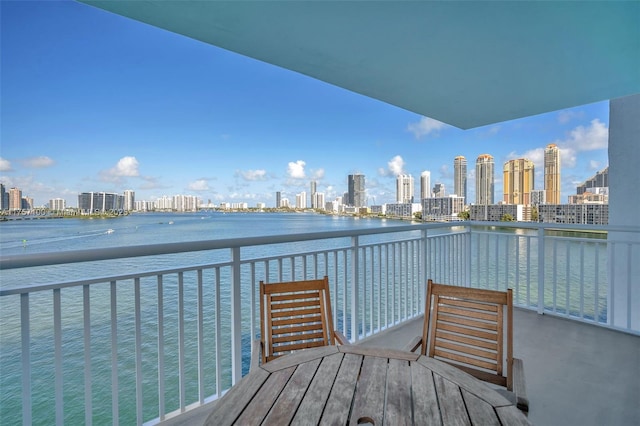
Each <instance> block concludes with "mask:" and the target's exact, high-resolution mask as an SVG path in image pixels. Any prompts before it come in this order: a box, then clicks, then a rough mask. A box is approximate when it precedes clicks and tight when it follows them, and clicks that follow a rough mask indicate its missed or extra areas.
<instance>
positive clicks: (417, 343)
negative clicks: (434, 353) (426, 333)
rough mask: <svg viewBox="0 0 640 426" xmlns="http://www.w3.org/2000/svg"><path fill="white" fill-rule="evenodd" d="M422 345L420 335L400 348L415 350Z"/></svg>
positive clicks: (409, 350)
mask: <svg viewBox="0 0 640 426" xmlns="http://www.w3.org/2000/svg"><path fill="white" fill-rule="evenodd" d="M421 345H422V336H416V337H414V338H413V340H411V341H410V342H409V343H407V345H406V346H405V347H404V348H402V349H403V350H405V351H408V352H415V351H416V350H417V349H418V348H419V347H420V346H421Z"/></svg>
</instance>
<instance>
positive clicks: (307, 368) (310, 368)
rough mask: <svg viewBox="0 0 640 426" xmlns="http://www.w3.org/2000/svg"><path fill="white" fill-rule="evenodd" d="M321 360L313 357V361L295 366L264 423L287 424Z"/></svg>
mask: <svg viewBox="0 0 640 426" xmlns="http://www.w3.org/2000/svg"><path fill="white" fill-rule="evenodd" d="M321 361H322V359H314V360H313V361H309V362H305V363H302V364H300V365H298V367H296V371H295V372H294V373H293V375H292V376H291V379H290V380H289V382H288V383H287V384H286V385H285V387H284V389H282V392H280V396H279V397H278V399H277V400H276V402H275V403H274V404H273V407H271V411H270V412H269V414H268V415H267V417H266V418H265V419H264V422H265V424H268V425H284V424H289V422H290V421H291V419H292V418H293V416H294V414H295V413H296V409H297V408H298V405H299V404H300V401H302V397H303V396H304V394H305V393H306V392H307V389H308V388H309V385H310V384H311V380H313V376H314V375H315V374H316V371H317V370H318V366H319V365H320V362H321Z"/></svg>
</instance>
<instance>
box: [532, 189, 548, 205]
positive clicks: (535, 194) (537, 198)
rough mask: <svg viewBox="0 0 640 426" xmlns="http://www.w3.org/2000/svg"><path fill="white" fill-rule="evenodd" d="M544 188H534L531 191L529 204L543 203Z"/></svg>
mask: <svg viewBox="0 0 640 426" xmlns="http://www.w3.org/2000/svg"><path fill="white" fill-rule="evenodd" d="M544 203H545V200H544V189H534V190H533V191H531V204H532V205H534V206H537V205H539V204H544Z"/></svg>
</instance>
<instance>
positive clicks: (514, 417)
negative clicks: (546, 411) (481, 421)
mask: <svg viewBox="0 0 640 426" xmlns="http://www.w3.org/2000/svg"><path fill="white" fill-rule="evenodd" d="M496 413H498V417H499V418H500V421H501V422H502V424H503V425H509V426H511V425H515V426H517V425H523V426H530V425H531V422H530V421H529V419H527V418H526V417H525V415H524V414H523V413H522V411H520V410H519V409H518V408H517V407H516V406H515V405H511V406H509V407H497V408H496Z"/></svg>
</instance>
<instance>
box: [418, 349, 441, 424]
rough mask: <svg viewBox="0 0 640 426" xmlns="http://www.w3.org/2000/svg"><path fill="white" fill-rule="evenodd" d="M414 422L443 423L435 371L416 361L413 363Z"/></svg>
mask: <svg viewBox="0 0 640 426" xmlns="http://www.w3.org/2000/svg"><path fill="white" fill-rule="evenodd" d="M411 387H412V398H413V422H414V424H416V425H432V424H433V425H441V424H442V419H441V417H440V408H439V407H438V396H437V394H436V387H435V384H434V382H433V373H432V372H431V370H429V369H428V368H425V367H424V366H423V365H420V364H418V363H416V362H412V363H411Z"/></svg>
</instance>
